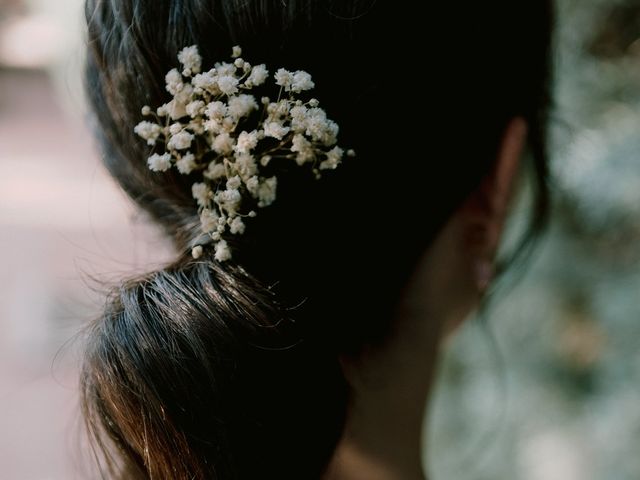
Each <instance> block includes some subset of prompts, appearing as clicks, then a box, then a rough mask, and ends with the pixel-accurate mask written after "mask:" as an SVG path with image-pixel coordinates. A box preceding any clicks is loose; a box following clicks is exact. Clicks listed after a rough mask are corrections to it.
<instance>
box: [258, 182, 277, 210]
mask: <svg viewBox="0 0 640 480" xmlns="http://www.w3.org/2000/svg"><path fill="white" fill-rule="evenodd" d="M277 186H278V179H277V178H276V177H271V178H267V179H266V180H264V181H263V182H261V183H260V187H258V206H259V207H260V208H263V207H268V206H269V205H271V204H272V203H273V202H275V200H276V187H277Z"/></svg>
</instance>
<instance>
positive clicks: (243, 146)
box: [234, 130, 258, 153]
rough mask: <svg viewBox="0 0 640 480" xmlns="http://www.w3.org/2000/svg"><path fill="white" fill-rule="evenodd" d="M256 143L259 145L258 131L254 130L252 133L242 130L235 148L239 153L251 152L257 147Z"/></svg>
mask: <svg viewBox="0 0 640 480" xmlns="http://www.w3.org/2000/svg"><path fill="white" fill-rule="evenodd" d="M256 145H258V132H257V131H256V130H254V131H253V132H250V133H247V132H240V135H239V136H238V143H236V146H235V147H234V148H235V151H236V152H237V153H249V152H250V151H251V150H253V149H254V148H256Z"/></svg>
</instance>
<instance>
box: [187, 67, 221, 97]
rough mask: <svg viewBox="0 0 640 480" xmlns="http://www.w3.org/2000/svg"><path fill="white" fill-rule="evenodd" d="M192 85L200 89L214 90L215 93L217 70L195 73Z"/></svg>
mask: <svg viewBox="0 0 640 480" xmlns="http://www.w3.org/2000/svg"><path fill="white" fill-rule="evenodd" d="M191 85H193V86H194V87H195V88H199V89H200V90H212V93H215V89H216V88H217V84H216V75H215V70H213V71H209V72H206V73H199V74H198V75H195V76H194V77H193V78H192V79H191Z"/></svg>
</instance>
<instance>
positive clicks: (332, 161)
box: [319, 147, 344, 170]
mask: <svg viewBox="0 0 640 480" xmlns="http://www.w3.org/2000/svg"><path fill="white" fill-rule="evenodd" d="M343 154H344V152H343V150H342V149H341V148H340V147H333V148H332V149H331V150H329V151H328V152H327V159H326V160H324V161H322V162H320V167H319V168H320V170H334V169H335V168H337V167H338V165H339V164H340V161H341V160H342V155H343Z"/></svg>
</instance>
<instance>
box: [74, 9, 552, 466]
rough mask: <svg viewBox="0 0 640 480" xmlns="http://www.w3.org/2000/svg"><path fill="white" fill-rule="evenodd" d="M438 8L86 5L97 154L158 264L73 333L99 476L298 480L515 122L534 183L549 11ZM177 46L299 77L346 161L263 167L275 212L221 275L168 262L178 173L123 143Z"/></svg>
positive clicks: (183, 216) (187, 192)
mask: <svg viewBox="0 0 640 480" xmlns="http://www.w3.org/2000/svg"><path fill="white" fill-rule="evenodd" d="M450 3H452V2H437V3H436V4H434V5H430V6H426V5H420V6H418V5H417V4H416V5H406V6H403V7H400V6H398V4H397V2H389V1H383V0H378V1H375V0H367V1H361V0H350V1H331V0H324V1H322V0H304V1H300V0H299V1H293V0H289V1H287V2H283V1H281V0H226V1H221V0H191V1H177V0H157V1H154V2H143V1H140V0H87V4H86V15H87V22H88V27H89V28H88V31H89V39H88V40H89V55H88V60H87V69H86V80H87V90H88V94H89V98H90V102H91V105H92V108H93V111H94V113H95V117H96V119H97V135H98V137H99V138H100V140H101V145H102V148H103V153H104V161H105V163H106V165H107V167H108V168H109V170H110V172H111V173H112V174H113V175H114V177H115V178H116V179H117V180H118V181H119V182H120V184H121V185H122V187H123V188H124V189H125V190H126V191H127V193H128V194H129V195H130V196H131V197H132V198H133V199H134V200H135V201H136V202H137V203H138V204H139V205H140V206H141V207H142V208H143V209H145V210H146V211H147V212H148V213H149V214H150V216H151V217H152V218H153V219H154V220H156V221H157V222H158V223H159V224H161V225H162V226H163V227H164V229H165V231H166V232H167V234H168V235H170V236H171V238H172V239H173V240H174V244H175V247H176V250H177V251H178V258H177V260H176V261H175V262H174V263H173V264H172V265H170V266H168V267H167V268H166V269H164V270H163V271H157V272H153V273H150V274H148V275H146V276H144V277H142V278H138V279H135V280H132V281H129V282H126V283H125V284H124V285H123V286H121V287H120V288H118V289H115V290H114V291H113V292H112V294H111V296H110V298H109V301H108V303H107V307H106V311H105V314H104V316H103V317H102V318H100V319H99V320H98V321H96V322H95V323H94V324H93V325H92V326H91V328H90V330H89V336H88V347H87V356H86V362H85V365H84V371H83V386H84V405H85V415H86V418H87V422H88V425H89V427H90V430H91V431H92V433H93V434H94V437H95V441H96V443H97V445H98V446H99V447H100V449H101V450H103V451H104V452H106V454H107V457H110V458H111V461H108V462H107V465H108V466H110V468H112V469H113V471H114V474H118V472H119V474H120V475H124V476H126V477H127V478H137V477H136V476H138V477H140V478H172V479H193V478H202V479H204V478H207V479H211V478H224V479H232V478H256V477H258V476H259V477H260V478H280V479H286V478H305V479H306V478H319V477H320V476H321V474H322V472H323V469H324V468H325V466H326V464H327V462H328V460H329V458H330V456H331V454H332V452H333V450H334V448H335V446H336V443H337V441H338V439H339V438H340V435H341V432H342V427H343V422H344V416H345V411H346V406H347V405H346V404H347V399H348V389H347V385H346V382H345V380H344V378H343V376H342V373H341V369H340V363H339V356H340V355H342V354H353V353H356V352H358V350H359V349H361V348H362V347H363V346H364V345H366V344H368V343H373V342H377V341H380V340H381V339H383V338H384V336H385V334H386V333H387V332H388V330H389V328H390V326H391V325H390V324H391V319H392V316H393V310H394V308H395V306H396V303H397V301H398V297H399V295H400V293H401V291H402V289H403V286H404V285H405V283H406V281H407V279H408V278H409V276H410V274H411V273H412V270H413V268H414V267H415V264H416V261H417V259H418V257H419V255H420V254H421V253H422V252H423V251H424V250H425V249H426V248H427V247H428V245H429V243H430V241H431V240H433V238H434V237H435V235H436V234H437V233H438V231H439V230H440V228H441V227H442V225H443V224H444V223H445V222H446V220H447V219H448V218H449V216H450V215H451V214H452V212H453V211H454V210H455V209H456V208H457V207H458V206H459V205H460V204H461V202H462V201H463V200H464V199H465V198H466V196H467V195H468V194H469V193H470V192H471V191H472V190H473V189H474V188H475V187H477V185H478V184H479V183H480V181H481V179H482V178H483V176H484V175H485V174H486V173H487V172H488V171H489V170H490V169H491V167H492V161H493V159H494V158H495V154H496V150H497V148H498V144H499V141H500V137H501V134H502V132H503V130H504V128H505V126H506V124H507V123H508V121H509V120H510V119H511V118H513V117H515V116H522V117H524V118H525V119H526V120H527V121H528V123H529V128H530V144H531V145H530V146H531V149H532V151H533V153H534V158H535V163H534V164H535V167H536V168H535V170H536V172H537V175H538V179H539V180H540V183H539V184H538V186H539V188H540V189H541V190H543V188H544V186H543V181H544V177H545V173H546V166H545V162H544V150H545V141H544V129H545V118H546V107H547V83H548V61H549V54H548V47H549V35H550V21H551V13H550V7H549V5H548V4H547V2H546V1H541V0H526V1H519V2H514V1H511V0H492V1H489V2H464V5H461V4H459V3H456V4H455V5H450ZM194 44H195V45H198V47H199V50H200V53H201V54H202V57H203V62H204V64H206V65H213V64H214V63H215V62H217V61H220V60H223V59H226V58H228V56H229V52H230V51H231V47H232V46H234V45H241V46H242V50H243V56H245V57H246V58H247V59H248V60H250V61H251V62H252V63H254V64H258V63H264V64H266V65H267V66H268V67H270V68H271V69H274V68H278V67H281V66H283V67H287V68H290V69H303V70H306V71H308V72H310V73H311V74H312V75H313V78H314V81H315V83H316V86H317V87H316V89H315V90H314V95H315V96H317V98H319V99H320V101H321V102H322V104H323V106H324V108H325V110H326V111H327V113H328V114H329V115H330V116H331V117H332V118H334V119H335V120H336V121H337V122H338V124H339V125H340V138H341V143H342V144H344V145H348V146H349V147H353V148H354V149H355V150H356V151H357V154H358V156H357V158H355V159H349V160H347V161H345V162H344V164H343V165H342V166H341V167H340V169H338V170H336V171H335V172H331V173H330V174H328V175H326V176H324V177H323V179H322V181H316V180H315V179H314V178H313V176H312V175H310V174H306V173H304V172H300V171H298V170H295V169H292V170H290V171H285V172H283V173H282V174H279V176H278V178H279V191H278V199H277V201H276V203H275V204H274V205H272V206H270V207H269V208H267V209H265V210H264V211H262V212H261V213H260V215H259V216H258V217H256V218H255V219H252V221H251V223H250V224H247V231H246V233H245V234H244V235H242V236H241V237H238V238H236V239H235V240H234V243H233V252H234V253H233V259H232V260H230V261H227V262H224V263H220V262H217V261H215V259H214V257H213V254H212V252H210V251H209V250H208V249H206V248H205V253H204V255H203V256H202V257H201V258H199V259H197V260H194V259H193V258H192V256H191V255H190V250H191V246H192V245H193V241H194V239H195V238H196V237H197V235H198V233H197V232H198V229H199V215H198V207H197V204H196V203H195V202H194V200H193V198H192V196H191V184H192V183H193V181H194V180H193V178H192V177H190V176H188V175H180V174H178V173H177V172H175V173H174V172H172V171H167V172H163V173H161V174H158V173H155V172H151V171H150V170H149V169H148V167H147V164H146V158H147V156H148V154H149V152H148V150H147V149H148V147H147V146H146V145H145V142H143V141H141V140H140V139H139V138H137V137H136V136H135V135H134V134H133V130H134V127H135V125H136V124H137V123H138V122H139V121H140V116H141V115H140V111H141V108H142V107H143V106H144V105H152V106H157V105H161V104H163V103H165V102H166V101H167V100H168V99H169V98H168V95H169V94H168V93H167V92H166V91H165V89H164V75H165V73H166V72H167V71H169V70H170V69H171V68H174V67H175V66H177V60H176V55H177V52H178V51H179V50H181V49H182V48H183V47H185V46H188V45H194ZM544 198H545V197H544V195H540V196H539V199H541V200H540V203H539V204H538V210H537V211H538V214H539V217H540V218H542V213H543V210H544Z"/></svg>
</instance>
